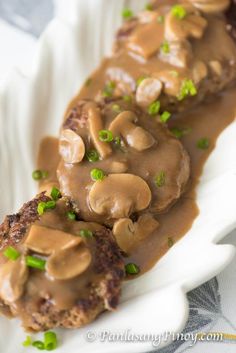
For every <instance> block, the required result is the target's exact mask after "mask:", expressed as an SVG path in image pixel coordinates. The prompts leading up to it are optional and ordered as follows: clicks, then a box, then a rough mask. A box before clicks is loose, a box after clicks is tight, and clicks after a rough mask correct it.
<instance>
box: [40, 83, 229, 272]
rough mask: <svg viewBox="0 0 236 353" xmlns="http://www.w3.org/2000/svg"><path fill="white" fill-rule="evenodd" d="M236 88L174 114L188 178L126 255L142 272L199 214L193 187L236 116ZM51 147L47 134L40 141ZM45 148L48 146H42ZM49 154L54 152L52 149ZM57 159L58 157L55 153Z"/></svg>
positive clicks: (173, 123) (44, 159)
mask: <svg viewBox="0 0 236 353" xmlns="http://www.w3.org/2000/svg"><path fill="white" fill-rule="evenodd" d="M235 98H236V88H235V87H232V88H229V89H227V90H226V91H225V92H224V93H221V94H218V95H217V96H216V97H212V98H211V99H210V100H209V101H208V102H205V103H204V104H201V105H199V106H197V107H194V108H192V109H189V110H188V111H186V112H183V113H180V114H176V115H175V116H174V117H173V118H172V119H171V120H170V122H169V124H168V125H169V127H170V128H177V131H183V132H185V131H186V132H187V133H186V134H184V135H183V136H182V137H181V142H182V143H183V145H184V147H185V149H186V150H187V152H188V153H189V155H190V160H191V178H190V182H189V185H188V189H187V191H186V192H185V193H184V194H183V195H182V196H181V198H180V199H179V200H178V201H177V203H176V204H175V205H174V206H172V207H171V209H169V210H168V211H167V212H165V213H163V214H159V215H157V216H156V220H157V221H158V223H159V226H158V229H157V230H155V231H154V232H153V234H151V235H149V236H148V237H146V238H145V240H143V241H142V240H141V241H140V242H139V244H138V245H137V246H136V247H135V248H134V249H133V250H132V254H131V255H130V256H129V257H127V258H125V261H126V263H129V262H134V263H136V264H138V265H139V266H140V269H141V273H144V272H146V271H148V270H149V269H150V268H151V267H153V266H154V265H155V264H156V262H157V261H158V260H159V259H160V258H161V257H162V256H163V255H164V254H165V253H166V252H167V251H168V250H169V247H170V244H169V239H171V240H172V241H173V243H175V242H176V241H178V240H179V239H181V238H182V237H183V236H184V235H185V234H186V233H187V232H188V231H189V230H190V229H191V227H192V224H193V222H194V220H195V219H196V217H197V216H198V214H199V210H198V207H197V201H196V188H197V186H198V183H199V179H200V177H201V174H202V171H203V168H204V165H205V162H206V161H207V159H208V157H209V155H210V154H211V152H212V151H213V150H214V147H215V145H216V142H217V138H218V137H219V135H220V134H221V132H222V131H223V130H224V129H225V128H226V127H227V126H228V125H230V124H231V123H232V122H233V121H234V120H235V116H236V99H235ZM203 137H207V138H208V139H209V143H210V145H209V148H208V149H206V150H201V149H199V148H198V147H197V142H198V141H199V139H201V138H203ZM42 143H43V144H44V145H45V147H46V145H48V149H50V146H51V143H50V138H47V139H46V140H44V141H43V142H42ZM43 150H44V151H46V150H47V148H44V149H43ZM42 152H43V151H41V153H40V164H39V167H40V168H41V169H46V168H47V165H48V162H49V161H48V155H49V153H48V152H47V153H46V154H42ZM51 155H52V156H53V155H54V156H57V155H58V151H56V150H54V153H53V154H51ZM56 159H57V160H58V157H56Z"/></svg>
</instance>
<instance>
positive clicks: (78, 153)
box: [59, 129, 85, 164]
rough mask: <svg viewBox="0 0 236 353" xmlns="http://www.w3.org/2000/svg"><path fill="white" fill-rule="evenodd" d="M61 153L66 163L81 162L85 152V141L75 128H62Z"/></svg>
mask: <svg viewBox="0 0 236 353" xmlns="http://www.w3.org/2000/svg"><path fill="white" fill-rule="evenodd" d="M59 153H60V155H61V156H62V158H63V160H64V161H65V162H66V163H71V164H75V163H79V162H81V161H82V159H83V158H84V154H85V146H84V141H83V140H82V138H81V137H80V136H79V135H78V134H76V133H75V132H74V131H73V130H70V129H65V130H62V132H61V135H60V140H59Z"/></svg>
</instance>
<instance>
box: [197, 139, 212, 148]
mask: <svg viewBox="0 0 236 353" xmlns="http://www.w3.org/2000/svg"><path fill="white" fill-rule="evenodd" d="M209 146H210V141H209V139H208V138H206V137H203V138H201V139H200V140H198V142H197V147H198V148H199V149H201V150H207V149H208V148H209Z"/></svg>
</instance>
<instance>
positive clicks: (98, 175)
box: [90, 168, 105, 181]
mask: <svg viewBox="0 0 236 353" xmlns="http://www.w3.org/2000/svg"><path fill="white" fill-rule="evenodd" d="M90 176H91V178H92V180H93V181H97V180H103V179H104V178H105V173H104V171H103V170H101V169H98V168H95V169H92V170H91V172H90Z"/></svg>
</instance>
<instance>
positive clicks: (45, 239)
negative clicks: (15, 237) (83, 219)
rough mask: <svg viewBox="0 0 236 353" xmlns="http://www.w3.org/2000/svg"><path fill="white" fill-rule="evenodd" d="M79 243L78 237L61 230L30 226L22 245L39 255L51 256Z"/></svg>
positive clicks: (80, 240)
mask: <svg viewBox="0 0 236 353" xmlns="http://www.w3.org/2000/svg"><path fill="white" fill-rule="evenodd" d="M81 242H82V239H81V238H80V237H77V236H74V235H71V234H69V233H66V232H63V231H61V230H58V229H52V228H47V227H43V226H38V225H32V226H31V228H30V231H29V235H28V236H27V238H26V240H25V243H24V245H25V246H26V247H27V248H28V249H30V250H33V251H35V252H37V253H39V254H44V255H51V254H52V253H53V252H57V251H59V250H64V249H67V248H71V247H73V246H76V245H79V244H80V243H81Z"/></svg>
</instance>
